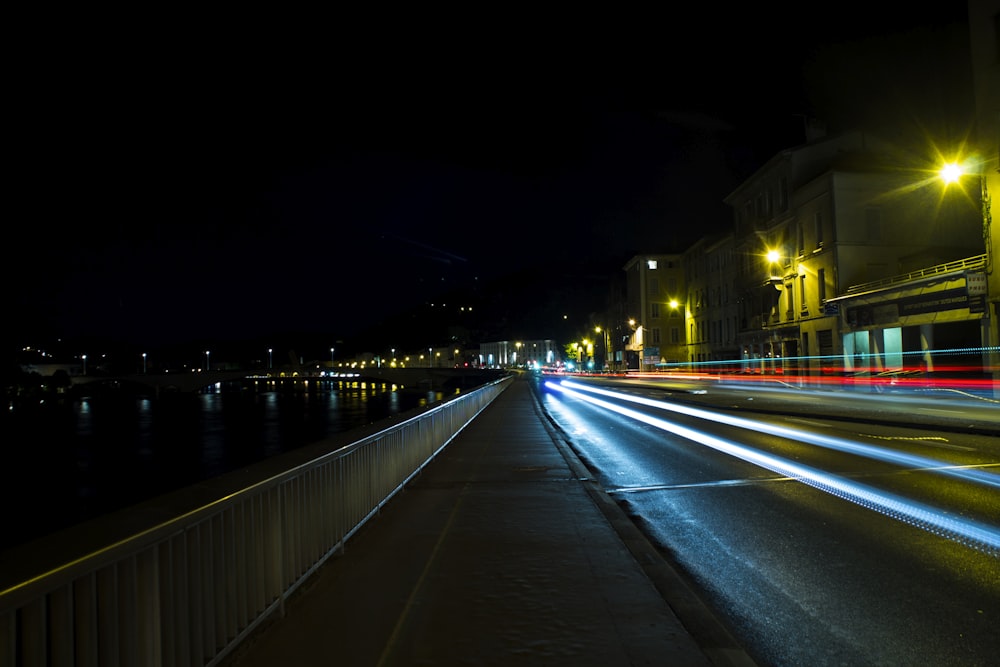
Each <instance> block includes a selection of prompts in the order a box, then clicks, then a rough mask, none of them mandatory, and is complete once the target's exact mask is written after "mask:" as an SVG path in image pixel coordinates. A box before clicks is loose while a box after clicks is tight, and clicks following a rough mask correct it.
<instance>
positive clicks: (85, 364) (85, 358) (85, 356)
mask: <svg viewBox="0 0 1000 667" xmlns="http://www.w3.org/2000/svg"><path fill="white" fill-rule="evenodd" d="M83 374H84V375H86V374H87V355H83Z"/></svg>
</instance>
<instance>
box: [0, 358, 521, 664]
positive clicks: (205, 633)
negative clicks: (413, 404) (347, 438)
mask: <svg viewBox="0 0 1000 667" xmlns="http://www.w3.org/2000/svg"><path fill="white" fill-rule="evenodd" d="M510 382H511V378H509V377H508V378H504V379H501V380H497V381H495V382H492V383H490V384H487V385H484V386H483V387H480V388H478V389H476V390H474V391H471V392H469V393H468V394H464V395H461V396H458V397H456V398H454V399H451V400H449V401H446V402H444V403H442V404H441V405H438V406H435V407H432V408H430V409H428V410H427V411H425V412H423V413H421V414H419V415H417V416H414V417H412V418H410V419H408V420H406V421H403V422H400V423H399V424H396V425H394V426H392V427H390V428H388V429H385V430H382V431H379V432H377V433H375V434H373V435H369V436H367V437H365V438H363V439H361V440H359V441H357V442H354V443H352V444H350V445H347V446H345V447H341V448H339V449H336V450H334V451H331V452H328V453H325V454H322V455H319V456H317V457H316V458H313V459H311V460H307V461H305V462H303V463H300V464H297V465H295V466H294V467H293V468H291V469H289V470H285V471H282V472H279V473H278V474H271V475H262V478H261V479H256V480H252V481H251V482H249V483H248V484H246V485H245V486H243V487H242V488H240V489H238V490H236V491H235V492H233V493H228V494H225V495H224V496H221V497H218V498H216V499H214V500H211V501H210V502H208V503H207V504H203V505H200V506H199V507H197V509H195V510H193V511H187V512H184V513H182V514H181V515H179V516H175V517H172V518H170V519H168V520H165V521H162V522H159V523H156V524H155V525H152V526H150V527H148V528H146V529H142V530H140V531H139V532H136V533H135V534H133V535H131V536H129V537H127V538H126V539H123V540H119V541H117V542H115V543H113V544H109V545H107V546H105V547H104V548H101V549H97V550H92V551H90V552H89V553H86V554H84V555H82V556H80V557H74V556H68V557H67V560H66V561H65V562H63V563H61V564H59V565H57V566H55V567H48V568H45V569H44V570H43V571H40V572H38V573H37V574H33V575H31V576H28V577H25V578H23V579H22V580H20V581H17V582H14V583H12V584H11V583H9V582H8V581H6V579H7V578H8V577H4V578H3V579H4V580H3V581H2V583H3V585H4V586H6V588H4V589H3V590H0V667H13V666H15V665H18V666H21V665H23V666H24V667H34V666H36V665H37V666H39V667H41V666H46V667H47V666H50V665H51V666H53V667H55V666H61V665H68V666H71V667H87V666H91V665H101V666H102V667H115V666H118V665H127V666H131V665H140V666H142V667H161V666H166V667H173V666H175V665H176V666H178V667H187V666H192V667H194V666H198V667H203V666H205V665H216V664H218V663H219V661H221V660H222V659H223V658H224V657H226V656H227V655H228V654H229V653H230V652H231V651H232V650H233V649H234V648H236V647H237V646H238V645H239V644H240V642H241V641H243V640H244V639H245V638H246V637H247V636H248V635H249V634H250V633H251V632H253V630H254V629H255V628H257V626H259V625H260V623H261V622H262V621H264V620H265V619H267V618H268V617H270V616H272V615H273V614H275V613H281V612H282V611H283V608H284V602H285V600H286V599H287V598H288V596H289V595H290V594H291V593H292V592H293V591H295V590H296V588H297V587H298V586H299V585H300V584H302V583H303V582H304V581H305V580H306V579H307V578H308V577H309V576H310V575H311V574H312V573H313V572H315V571H316V570H317V569H318V568H319V567H320V566H322V565H323V563H324V562H325V561H326V560H327V559H328V558H329V557H330V556H331V555H333V554H335V553H336V552H337V551H338V550H341V549H343V548H344V544H345V542H346V541H347V540H348V539H349V538H350V537H351V536H352V535H354V534H355V532H356V531H357V530H358V529H359V528H361V526H362V525H364V523H365V522H366V521H367V520H368V519H369V518H371V517H372V516H374V515H375V514H377V513H378V511H379V509H380V508H381V507H382V506H383V505H384V504H385V503H386V502H388V500H389V499H390V498H392V497H393V496H394V495H395V494H396V493H397V492H398V491H399V490H401V489H402V488H403V486H404V485H405V484H406V483H407V481H409V480H410V479H411V478H412V477H414V476H415V475H416V474H417V473H418V472H419V471H420V470H421V469H422V468H423V467H424V466H425V465H426V464H427V463H428V462H430V461H431V460H432V459H433V458H434V456H435V455H436V454H437V453H438V452H440V451H441V449H443V448H444V447H445V446H446V445H447V444H448V443H449V442H450V441H451V440H452V439H453V438H454V437H455V435H456V434H457V433H458V432H459V431H461V430H462V429H463V428H464V427H465V426H466V425H467V424H468V423H469V422H470V421H471V420H472V419H473V418H475V417H476V415H478V414H479V412H480V411H482V410H483V409H484V408H485V407H486V406H487V405H489V404H490V403H491V402H492V401H493V400H494V399H495V398H496V397H497V396H499V395H500V393H501V392H503V391H504V390H505V389H506V388H507V387H508V386H509V384H510ZM23 555H24V554H22V556H23Z"/></svg>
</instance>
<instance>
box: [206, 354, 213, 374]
mask: <svg viewBox="0 0 1000 667" xmlns="http://www.w3.org/2000/svg"><path fill="white" fill-rule="evenodd" d="M211 354H212V353H211V352H210V351H209V350H205V370H206V371H210V370H212V362H211Z"/></svg>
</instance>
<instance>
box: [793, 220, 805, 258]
mask: <svg viewBox="0 0 1000 667" xmlns="http://www.w3.org/2000/svg"><path fill="white" fill-rule="evenodd" d="M795 234H796V236H797V238H796V240H795V245H796V250H798V251H799V252H798V254H799V257H801V256H802V255H804V254H805V252H806V235H805V232H804V230H803V229H802V223H797V224H796V225H795Z"/></svg>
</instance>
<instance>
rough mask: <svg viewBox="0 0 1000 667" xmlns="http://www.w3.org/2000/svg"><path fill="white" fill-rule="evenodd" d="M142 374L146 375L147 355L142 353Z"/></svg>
mask: <svg viewBox="0 0 1000 667" xmlns="http://www.w3.org/2000/svg"><path fill="white" fill-rule="evenodd" d="M142 374H143V375H145V374H146V353H145V352H143V353H142Z"/></svg>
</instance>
